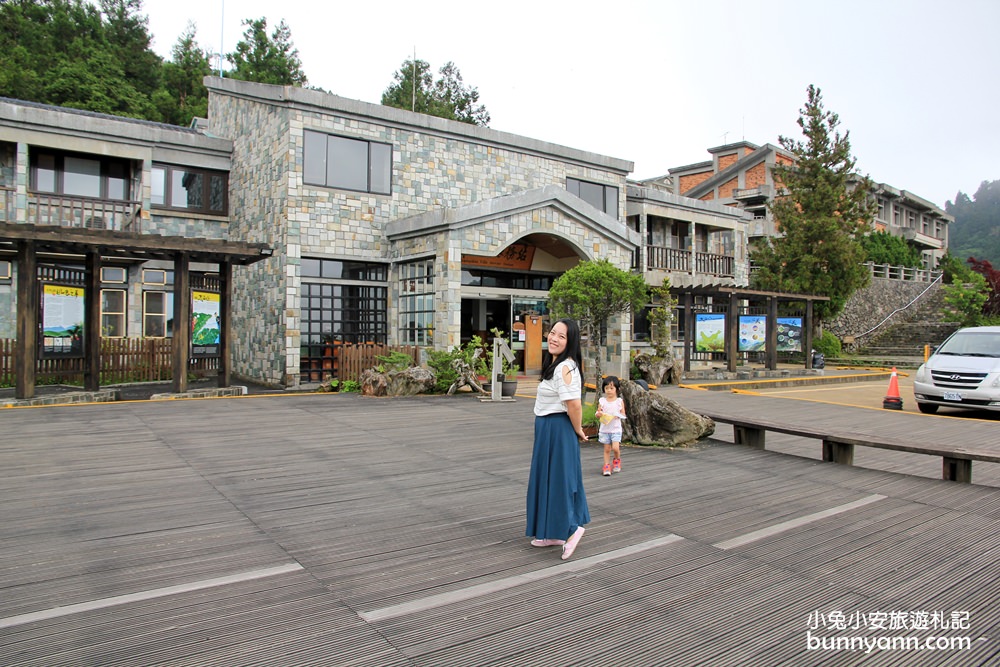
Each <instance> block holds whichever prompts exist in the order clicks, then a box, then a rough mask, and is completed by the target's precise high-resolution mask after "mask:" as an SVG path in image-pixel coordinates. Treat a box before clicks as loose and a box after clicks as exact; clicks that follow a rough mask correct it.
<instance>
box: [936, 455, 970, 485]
mask: <svg viewBox="0 0 1000 667" xmlns="http://www.w3.org/2000/svg"><path fill="white" fill-rule="evenodd" d="M941 479H947V480H951V481H952V482H965V483H966V484H971V483H972V460H971V459H953V458H951V457H948V456H942V457H941Z"/></svg>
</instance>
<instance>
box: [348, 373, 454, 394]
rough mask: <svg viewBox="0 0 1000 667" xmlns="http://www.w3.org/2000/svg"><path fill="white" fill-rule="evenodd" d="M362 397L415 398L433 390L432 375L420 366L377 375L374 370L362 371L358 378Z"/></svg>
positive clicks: (433, 381)
mask: <svg viewBox="0 0 1000 667" xmlns="http://www.w3.org/2000/svg"><path fill="white" fill-rule="evenodd" d="M358 381H359V383H360V384H361V394H362V396H415V395H417V394H425V393H429V392H430V391H431V390H433V389H434V383H435V381H436V378H435V376H434V373H433V372H431V371H430V370H428V369H426V368H424V367H422V366H411V367H410V368H407V369H405V370H402V371H389V372H388V373H379V372H378V371H376V370H375V369H374V368H369V369H367V370H364V371H362V373H361V377H360V378H358Z"/></svg>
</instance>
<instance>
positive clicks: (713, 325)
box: [694, 313, 726, 352]
mask: <svg viewBox="0 0 1000 667" xmlns="http://www.w3.org/2000/svg"><path fill="white" fill-rule="evenodd" d="M694 341H695V343H694V351H695V352H725V351H726V314H725V313H696V314H695V316H694Z"/></svg>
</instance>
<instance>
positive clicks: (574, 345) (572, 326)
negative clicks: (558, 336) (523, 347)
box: [542, 318, 583, 380]
mask: <svg viewBox="0 0 1000 667" xmlns="http://www.w3.org/2000/svg"><path fill="white" fill-rule="evenodd" d="M559 322H562V323H563V324H565V325H566V348H565V349H564V350H563V351H562V354H560V355H559V356H558V357H555V358H553V357H552V355H551V354H550V353H549V351H548V350H545V352H544V353H543V354H542V379H543V380H551V379H552V374H553V373H554V372H555V370H556V366H558V365H559V364H561V363H562V362H563V361H565V360H566V359H572V360H573V361H575V362H576V367H577V368H578V369H579V370H580V375H581V376H582V375H583V353H582V352H581V351H580V325H579V324H577V323H576V320H571V319H569V318H565V319H561V320H559ZM559 322H556V323H555V324H559ZM555 324H553V325H552V326H555Z"/></svg>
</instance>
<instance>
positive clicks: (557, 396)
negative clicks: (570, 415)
mask: <svg viewBox="0 0 1000 667" xmlns="http://www.w3.org/2000/svg"><path fill="white" fill-rule="evenodd" d="M564 371H565V372H564ZM582 387H583V381H582V379H581V378H580V369H579V368H577V366H576V362H575V361H573V360H572V359H566V360H564V361H561V362H559V365H558V366H556V368H555V370H554V371H553V373H552V379H550V380H542V381H541V382H539V383H538V392H537V393H536V394H535V414H536V415H538V416H539V417H541V416H543V415H551V414H555V413H557V412H566V403H565V401H571V400H574V399H576V400H580V398H581V394H580V390H581V389H582Z"/></svg>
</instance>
